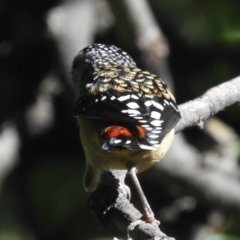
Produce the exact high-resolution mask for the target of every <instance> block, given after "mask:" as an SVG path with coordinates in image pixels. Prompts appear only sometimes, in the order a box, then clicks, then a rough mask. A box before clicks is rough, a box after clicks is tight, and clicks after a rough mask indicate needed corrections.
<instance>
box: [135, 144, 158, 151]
mask: <svg viewBox="0 0 240 240" xmlns="http://www.w3.org/2000/svg"><path fill="white" fill-rule="evenodd" d="M139 147H140V148H141V149H146V150H155V147H152V146H148V145H143V144H139Z"/></svg>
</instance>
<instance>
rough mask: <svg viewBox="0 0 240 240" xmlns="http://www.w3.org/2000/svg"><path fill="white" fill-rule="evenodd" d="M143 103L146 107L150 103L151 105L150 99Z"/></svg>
mask: <svg viewBox="0 0 240 240" xmlns="http://www.w3.org/2000/svg"><path fill="white" fill-rule="evenodd" d="M144 105H145V106H146V107H149V106H151V105H152V103H151V100H147V101H146V102H145V103H144Z"/></svg>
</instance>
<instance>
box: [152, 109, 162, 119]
mask: <svg viewBox="0 0 240 240" xmlns="http://www.w3.org/2000/svg"><path fill="white" fill-rule="evenodd" d="M150 117H151V118H155V119H160V117H161V114H160V113H159V112H156V111H152V112H151V116H150Z"/></svg>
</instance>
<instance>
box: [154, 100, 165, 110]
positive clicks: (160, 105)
mask: <svg viewBox="0 0 240 240" xmlns="http://www.w3.org/2000/svg"><path fill="white" fill-rule="evenodd" d="M151 102H152V104H153V106H154V107H156V108H158V109H160V110H161V111H162V110H163V109H164V107H163V105H162V104H160V103H158V102H155V101H153V100H151Z"/></svg>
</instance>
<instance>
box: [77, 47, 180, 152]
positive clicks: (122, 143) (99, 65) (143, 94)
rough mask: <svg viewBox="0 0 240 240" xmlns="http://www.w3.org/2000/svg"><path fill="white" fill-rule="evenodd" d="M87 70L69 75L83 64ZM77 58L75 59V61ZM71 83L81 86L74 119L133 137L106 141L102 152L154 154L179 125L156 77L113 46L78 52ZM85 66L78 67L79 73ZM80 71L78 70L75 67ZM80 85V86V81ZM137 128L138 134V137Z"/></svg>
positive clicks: (164, 88) (175, 111)
mask: <svg viewBox="0 0 240 240" xmlns="http://www.w3.org/2000/svg"><path fill="white" fill-rule="evenodd" d="M83 55H84V61H85V63H86V64H90V65H91V66H92V70H94V71H93V73H91V74H90V75H89V73H88V72H84V73H83V74H82V75H80V76H79V75H74V71H75V68H76V67H79V66H76V63H77V61H78V60H79V59H81V60H82V59H83ZM78 58H79V59H78ZM74 62H75V63H74V64H75V66H73V78H76V77H77V78H79V79H74V80H75V81H80V82H81V81H86V79H87V84H86V85H85V86H84V88H83V89H81V91H80V97H79V99H78V102H77V105H76V108H75V113H76V116H81V117H86V118H92V119H99V120H103V121H107V122H111V123H112V125H116V124H117V125H119V123H122V126H124V127H126V128H128V129H129V130H131V132H132V133H133V134H132V136H125V135H119V136H116V137H112V138H109V139H106V142H105V143H104V144H103V149H104V150H107V151H114V150H122V149H129V150H141V149H145V150H153V149H156V147H157V146H158V145H159V144H160V143H161V141H162V139H163V138H164V136H165V135H166V134H167V133H169V132H170V131H171V130H172V129H173V128H174V127H175V125H176V124H177V123H178V121H179V120H180V118H181V116H180V113H179V111H178V108H177V105H176V103H175V99H174V97H173V95H172V94H171V92H170V90H169V89H168V88H167V86H166V84H165V83H164V82H163V81H162V80H161V79H159V78H158V77H157V76H155V75H153V74H150V73H149V72H146V71H142V70H141V69H138V68H137V67H136V64H135V62H134V61H133V59H132V58H131V57H130V56H128V55H127V53H125V52H124V51H122V50H121V49H119V48H117V47H115V46H108V45H103V44H94V45H92V46H89V47H86V48H84V49H83V50H82V51H80V52H79V54H78V55H77V57H76V58H75V60H74ZM84 67H85V66H82V68H84ZM80 68H81V67H80ZM84 79H85V80H84ZM139 127H140V128H142V129H143V131H144V134H143V133H141V134H140V133H139Z"/></svg>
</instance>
